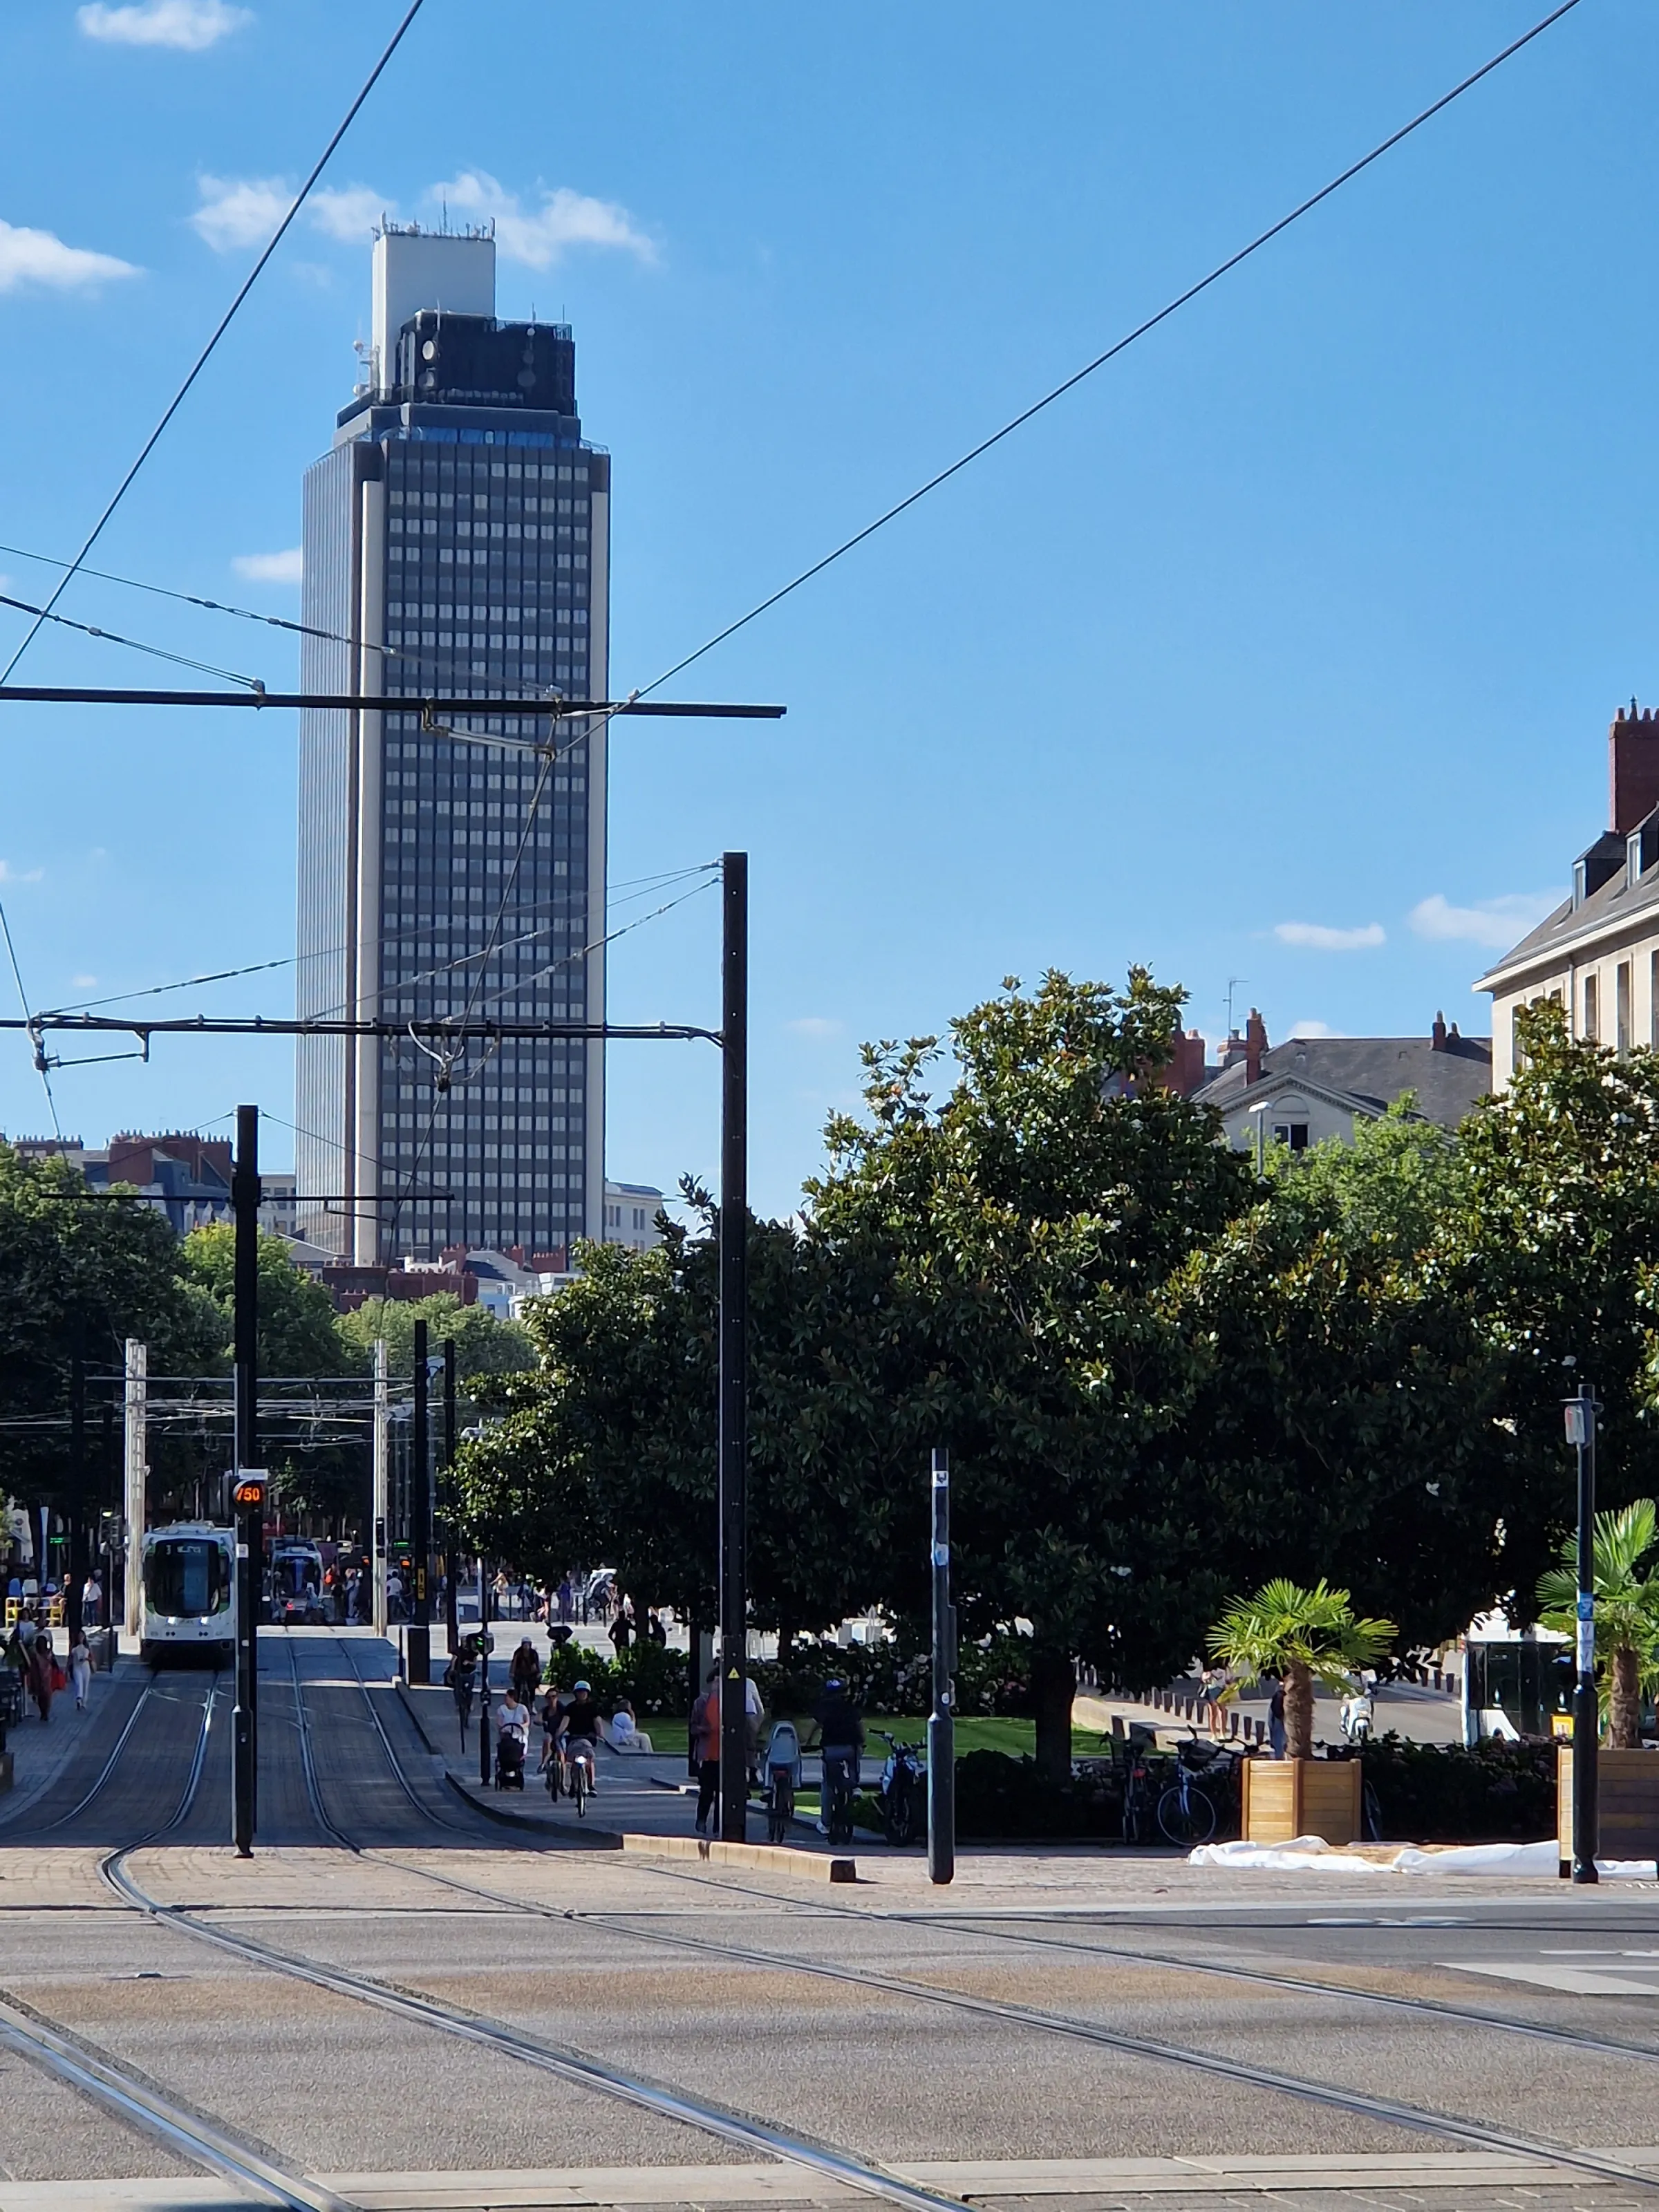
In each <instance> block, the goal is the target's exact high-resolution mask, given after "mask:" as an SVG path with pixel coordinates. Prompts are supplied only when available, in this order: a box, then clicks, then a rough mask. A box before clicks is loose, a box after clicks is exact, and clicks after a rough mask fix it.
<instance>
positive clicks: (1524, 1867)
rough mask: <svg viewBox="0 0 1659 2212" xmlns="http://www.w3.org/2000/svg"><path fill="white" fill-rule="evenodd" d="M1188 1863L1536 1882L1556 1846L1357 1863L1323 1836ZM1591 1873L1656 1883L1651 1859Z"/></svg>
mask: <svg viewBox="0 0 1659 2212" xmlns="http://www.w3.org/2000/svg"><path fill="white" fill-rule="evenodd" d="M1187 1863H1188V1865H1189V1866H1214V1867H1246V1868H1253V1869H1261V1870H1262V1871H1263V1872H1268V1873H1273V1874H1307V1873H1310V1872H1313V1871H1317V1872H1319V1873H1322V1874H1500V1875H1509V1876H1510V1878H1511V1879H1515V1878H1516V1877H1517V1876H1518V1877H1520V1878H1521V1879H1522V1880H1526V1881H1543V1880H1545V1879H1548V1880H1551V1881H1553V1880H1554V1878H1555V1877H1556V1875H1558V1874H1559V1871H1560V1846H1559V1844H1558V1843H1557V1842H1556V1840H1555V1838H1553V1836H1551V1837H1547V1838H1546V1839H1545V1840H1544V1841H1543V1842H1542V1843H1541V1844H1458V1845H1455V1846H1454V1847H1453V1848H1452V1849H1451V1850H1438V1851H1425V1850H1417V1849H1416V1848H1415V1846H1413V1845H1412V1844H1407V1845H1405V1846H1404V1848H1403V1849H1401V1850H1397V1851H1396V1852H1395V1855H1394V1857H1392V1858H1391V1859H1387V1860H1383V1859H1362V1858H1357V1857H1354V1856H1353V1855H1352V1853H1351V1852H1348V1851H1344V1850H1337V1849H1335V1848H1334V1846H1333V1845H1331V1844H1328V1843H1327V1842H1326V1841H1325V1838H1323V1837H1322V1836H1294V1837H1292V1838H1291V1841H1290V1842H1289V1843H1287V1844H1200V1845H1199V1846H1198V1849H1197V1850H1194V1851H1189V1852H1188V1855H1187ZM1595 1869H1596V1872H1597V1873H1598V1874H1599V1875H1601V1878H1602V1880H1603V1881H1659V1864H1656V1863H1655V1862H1654V1861H1653V1860H1652V1859H1597V1861H1596V1862H1595Z"/></svg>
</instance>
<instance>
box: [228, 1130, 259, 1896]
mask: <svg viewBox="0 0 1659 2212" xmlns="http://www.w3.org/2000/svg"><path fill="white" fill-rule="evenodd" d="M260 1195H261V1194H260V1189H259V1109H258V1107H257V1106H239V1107H238V1108H237V1109H236V1164H235V1167H234V1171H233V1173H232V1177H231V1187H230V1200H231V1211H232V1213H233V1216H234V1221H235V1238H236V1243H235V1254H234V1275H233V1279H234V1305H235V1316H234V1340H233V1341H234V1356H235V1377H236V1381H235V1394H236V1430H235V1435H236V1446H235V1468H236V1472H235V1478H234V1482H233V1485H232V1489H233V1492H234V1503H235V1510H236V1705H235V1710H234V1713H233V1715H232V1719H231V1739H230V1764H231V1798H232V1805H233V1824H232V1825H233V1828H234V1838H235V1844H236V1850H237V1853H238V1856H239V1857H242V1858H246V1857H249V1856H250V1855H251V1853H252V1849H253V1833H254V1827H255V1825H256V1822H257V1820H258V1759H259V1731H258V1697H259V1656H258V1637H259V1627H258V1623H259V1598H260V1593H261V1591H262V1589H263V1588H264V1549H265V1528H264V1521H265V1479H264V1474H263V1473H262V1472H261V1470H260V1468H259V1442H258V1397H259V1199H260Z"/></svg>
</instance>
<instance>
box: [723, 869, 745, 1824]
mask: <svg viewBox="0 0 1659 2212" xmlns="http://www.w3.org/2000/svg"><path fill="white" fill-rule="evenodd" d="M720 875H721V883H722V886H723V926H722V932H721V942H720V1043H721V1047H722V1050H721V1054H720V1062H721V1065H720V1834H721V1835H722V1836H723V1837H724V1838H726V1841H727V1842H728V1843H738V1844H740V1843H742V1842H743V1840H744V1829H745V1826H746V1822H747V1818H748V1809H749V1727H748V1717H747V1714H746V1713H745V1711H744V1705H745V1703H746V1695H745V1692H746V1667H745V1662H746V1661H747V1659H748V1656H749V1605H748V1592H747V1589H746V1586H745V1577H746V1573H747V1560H746V1558H745V1550H746V1544H747V1534H748V1504H749V1501H748V1478H749V1407H748V1383H749V1374H748V1365H749V1362H748V1323H749V1189H748V1184H749V855H748V854H747V853H726V854H722V855H721V857H720Z"/></svg>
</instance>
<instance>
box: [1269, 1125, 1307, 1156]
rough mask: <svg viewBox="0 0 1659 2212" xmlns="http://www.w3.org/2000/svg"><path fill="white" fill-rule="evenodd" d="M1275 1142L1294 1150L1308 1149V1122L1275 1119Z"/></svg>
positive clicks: (1303, 1150) (1302, 1150)
mask: <svg viewBox="0 0 1659 2212" xmlns="http://www.w3.org/2000/svg"><path fill="white" fill-rule="evenodd" d="M1273 1142H1274V1144H1276V1145H1283V1146H1285V1148H1286V1149H1287V1150H1288V1151H1290V1152H1306V1151H1307V1149H1308V1125H1307V1123H1306V1122H1305V1121H1275V1122H1274V1123H1273Z"/></svg>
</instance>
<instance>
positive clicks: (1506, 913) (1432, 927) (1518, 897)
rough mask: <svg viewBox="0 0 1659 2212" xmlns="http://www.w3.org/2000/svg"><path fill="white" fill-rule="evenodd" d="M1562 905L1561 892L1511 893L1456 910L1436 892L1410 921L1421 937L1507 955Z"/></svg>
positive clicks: (1416, 908)
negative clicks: (1454, 940)
mask: <svg viewBox="0 0 1659 2212" xmlns="http://www.w3.org/2000/svg"><path fill="white" fill-rule="evenodd" d="M1560 903H1561V895H1560V893H1559V891H1509V892H1506V893H1505V894H1504V896H1503V897H1502V898H1494V899H1481V900H1480V902H1478V903H1477V904H1476V905H1474V906H1453V905H1452V903H1451V902H1450V901H1449V899H1447V898H1445V897H1443V896H1442V894H1441V893H1440V892H1439V891H1436V892H1435V893H1434V895H1433V896H1432V897H1431V898H1425V899H1420V900H1419V902H1418V903H1417V904H1416V905H1415V906H1414V907H1413V908H1412V910H1411V915H1410V916H1409V919H1410V921H1411V926H1412V927H1413V929H1414V930H1415V931H1416V933H1417V934H1418V935H1419V937H1429V938H1434V939H1439V940H1441V941H1444V940H1446V939H1458V940H1460V941H1462V943H1464V944H1467V945H1490V946H1491V947H1492V950H1493V951H1498V952H1506V951H1508V950H1509V948H1510V945H1513V944H1515V943H1516V940H1517V939H1520V938H1522V937H1524V936H1525V935H1526V934H1527V932H1528V930H1529V929H1536V927H1538V925H1539V923H1540V922H1541V921H1542V920H1543V919H1544V917H1545V915H1547V914H1553V913H1554V911H1555V909H1556V908H1557V907H1558V906H1559V905H1560Z"/></svg>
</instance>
